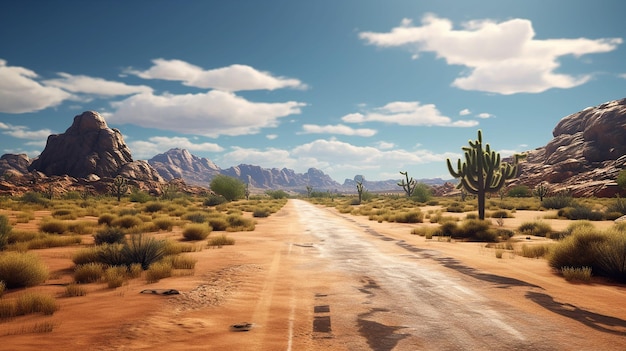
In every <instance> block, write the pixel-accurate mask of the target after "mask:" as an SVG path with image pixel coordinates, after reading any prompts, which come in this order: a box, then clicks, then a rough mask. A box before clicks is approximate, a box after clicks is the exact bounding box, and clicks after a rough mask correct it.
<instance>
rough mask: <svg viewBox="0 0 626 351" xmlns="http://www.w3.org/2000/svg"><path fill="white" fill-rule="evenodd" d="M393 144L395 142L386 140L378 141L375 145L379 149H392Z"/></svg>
mask: <svg viewBox="0 0 626 351" xmlns="http://www.w3.org/2000/svg"><path fill="white" fill-rule="evenodd" d="M395 146H396V144H394V143H389V142H386V141H379V142H377V143H376V147H378V148H379V149H382V150H388V149H392V148H394V147H395Z"/></svg>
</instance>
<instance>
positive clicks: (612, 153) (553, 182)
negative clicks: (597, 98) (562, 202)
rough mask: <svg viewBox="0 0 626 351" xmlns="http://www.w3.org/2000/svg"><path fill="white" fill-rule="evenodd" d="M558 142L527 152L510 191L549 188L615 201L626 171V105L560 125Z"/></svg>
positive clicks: (586, 113)
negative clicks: (621, 174) (619, 180)
mask: <svg viewBox="0 0 626 351" xmlns="http://www.w3.org/2000/svg"><path fill="white" fill-rule="evenodd" d="M552 135H553V136H554V138H553V139H552V140H551V141H550V142H549V143H548V144H547V145H546V146H544V147H541V148H538V149H535V150H533V151H530V152H528V154H527V158H526V160H525V162H522V163H521V164H520V171H519V177H518V178H517V179H515V180H513V181H512V182H511V184H510V185H518V184H524V185H528V186H530V187H534V186H536V185H537V184H539V183H542V182H543V183H545V184H546V185H547V186H549V187H550V188H551V189H552V190H553V191H559V190H569V191H571V192H572V193H573V194H574V196H598V197H605V196H614V195H615V194H616V193H617V192H618V187H617V183H616V179H617V175H618V173H619V172H620V171H621V170H622V169H624V166H626V99H622V100H615V101H610V102H606V103H604V104H601V105H599V106H596V107H589V108H586V109H584V110H583V111H580V112H577V113H574V114H571V115H569V116H566V117H564V118H563V119H561V121H559V123H558V124H557V125H556V127H555V128H554V130H553V131H552Z"/></svg>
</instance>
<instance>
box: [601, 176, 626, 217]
mask: <svg viewBox="0 0 626 351" xmlns="http://www.w3.org/2000/svg"><path fill="white" fill-rule="evenodd" d="M621 173H624V174H626V172H624V171H622V172H621ZM606 212H607V213H610V212H618V213H620V214H622V215H626V199H623V198H621V197H619V195H618V196H617V197H616V198H615V201H614V202H613V203H612V204H610V205H609V206H608V208H607V210H606ZM617 218H619V217H617ZM617 218H615V219H617Z"/></svg>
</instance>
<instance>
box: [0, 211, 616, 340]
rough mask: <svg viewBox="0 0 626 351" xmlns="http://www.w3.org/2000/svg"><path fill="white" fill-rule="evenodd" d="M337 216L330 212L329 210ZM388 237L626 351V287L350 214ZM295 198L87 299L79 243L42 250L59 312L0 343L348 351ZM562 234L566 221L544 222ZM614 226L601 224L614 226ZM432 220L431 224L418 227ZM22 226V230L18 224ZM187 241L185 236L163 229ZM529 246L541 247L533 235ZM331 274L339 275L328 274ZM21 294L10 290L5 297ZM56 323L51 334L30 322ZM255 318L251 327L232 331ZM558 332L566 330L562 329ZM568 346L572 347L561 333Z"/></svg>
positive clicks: (12, 328) (34, 318) (16, 324)
mask: <svg viewBox="0 0 626 351" xmlns="http://www.w3.org/2000/svg"><path fill="white" fill-rule="evenodd" d="M329 211H333V210H329ZM545 214H546V213H545V212H532V211H518V212H517V213H516V214H515V216H516V217H515V218H508V219H505V224H504V227H508V228H515V227H516V226H518V225H519V224H520V223H522V222H524V221H529V220H536V219H540V218H543V217H544V216H545ZM348 217H350V218H351V220H352V221H353V222H355V223H357V224H359V223H360V224H363V225H367V226H369V227H370V228H372V229H374V230H375V231H376V232H378V233H381V234H384V235H386V236H388V237H391V238H395V239H399V240H405V241H406V242H407V243H410V244H411V245H413V246H415V247H419V248H428V249H432V250H436V251H438V252H441V253H442V254H443V255H446V256H449V257H452V258H454V259H456V260H458V261H459V262H460V263H461V264H462V265H463V266H465V267H469V268H472V269H473V271H474V272H480V273H485V274H493V275H497V276H501V277H509V278H511V279H517V280H519V281H523V282H525V283H527V284H529V285H536V286H540V287H541V288H542V293H534V295H531V296H530V297H529V295H528V293H529V292H528V290H527V289H526V290H524V289H506V290H504V289H498V288H492V289H485V291H484V293H485V294H486V295H487V297H488V298H492V299H494V300H506V301H508V302H509V303H511V304H513V305H515V307H516V308H518V309H520V310H523V311H526V312H528V313H531V314H536V315H537V316H538V318H545V319H547V320H551V321H553V322H554V323H555V325H556V326H557V328H561V327H562V328H567V329H568V330H570V331H574V332H576V333H579V334H580V335H581V336H584V337H586V338H591V339H592V340H594V342H595V343H596V344H597V345H598V348H597V349H604V350H611V349H612V350H622V349H626V308H624V307H623V302H624V301H626V287H625V286H624V285H617V284H611V283H608V282H605V281H601V280H595V281H594V282H592V283H591V284H572V283H569V282H566V281H565V280H564V279H563V278H561V277H559V276H558V275H557V274H555V272H553V270H551V269H550V268H549V266H548V265H547V263H546V261H545V260H541V259H528V258H524V257H521V256H517V255H515V254H513V253H505V254H504V256H503V257H502V258H500V259H498V258H496V256H495V249H493V248H487V247H485V244H480V243H460V242H440V241H437V240H436V239H435V240H426V239H424V238H423V237H419V236H415V235H410V230H411V228H413V227H414V226H415V225H409V224H397V223H391V224H390V223H376V222H372V221H368V220H367V218H365V217H352V216H349V215H348ZM297 218H298V217H297V212H296V211H295V208H294V204H293V201H291V200H290V202H289V203H288V204H287V205H286V206H285V207H284V208H283V209H282V210H280V211H279V212H278V213H276V214H274V215H272V216H271V217H269V218H264V219H259V220H258V223H257V226H256V229H255V231H253V232H239V233H231V234H230V235H231V236H232V237H233V238H235V239H236V245H234V246H227V247H223V248H219V249H204V250H202V251H200V252H194V253H189V254H188V255H192V256H194V257H196V258H197V259H198V263H197V265H196V268H195V270H194V272H193V274H179V275H177V276H174V277H171V278H167V279H163V280H161V281H160V282H158V283H154V284H147V283H146V282H145V280H143V279H135V280H132V281H131V282H130V283H129V284H128V285H125V286H123V287H120V288H117V289H108V288H107V287H106V285H104V284H89V285H86V287H87V289H88V294H87V295H86V296H82V297H72V298H67V297H62V294H63V292H64V287H63V285H62V284H64V283H68V282H70V281H71V273H72V262H71V254H72V251H73V250H74V249H72V248H57V249H46V250H37V252H38V254H40V255H41V256H42V257H43V258H44V260H45V262H46V264H47V265H48V266H49V268H50V271H51V272H52V277H51V279H50V280H49V281H48V282H46V284H45V285H43V286H40V287H37V288H33V289H32V290H38V291H44V292H47V293H50V294H52V295H54V296H57V297H58V298H57V301H58V303H59V304H60V309H59V311H58V312H56V313H55V314H54V315H52V316H40V315H30V316H25V317H19V318H15V319H13V320H10V321H2V322H0V350H16V351H17V350H41V349H48V350H161V349H167V350H225V349H228V350H316V349H319V348H320V347H322V346H323V347H324V349H326V350H345V349H349V348H346V346H345V345H337V344H336V343H334V342H333V340H332V339H330V338H329V339H328V340H326V339H325V337H324V335H321V334H320V333H318V332H319V330H316V328H315V320H316V319H315V313H316V312H319V311H316V308H318V307H319V306H323V301H324V300H323V299H324V296H325V292H326V291H328V289H329V287H330V286H334V285H337V286H339V285H340V284H341V282H342V279H344V277H343V276H342V275H341V274H333V273H332V270H331V271H329V270H326V269H320V267H319V266H318V265H317V264H316V262H312V261H311V260H309V259H307V256H306V255H295V254H292V253H294V252H307V250H310V249H311V244H310V243H311V242H313V241H314V237H313V236H312V235H311V234H310V233H308V232H307V231H305V230H303V229H302V227H301V224H300V223H299V221H298V220H297ZM545 221H547V222H549V223H550V224H551V225H552V227H553V228H554V229H563V228H565V227H566V226H567V225H568V224H569V222H567V221H559V220H545ZM610 224H611V223H610V222H602V223H598V224H597V225H599V226H609V225H610ZM421 225H430V224H421ZM18 227H19V226H18ZM160 235H162V236H172V237H180V233H179V232H178V233H177V232H172V233H167V234H160ZM522 239H523V242H524V243H528V244H533V243H540V242H543V241H545V240H546V239H542V238H535V237H533V238H531V239H530V240H526V239H524V238H522ZM329 272H331V273H329ZM145 289H153V290H157V291H160V289H176V290H178V291H180V292H181V294H180V295H171V296H163V295H159V294H141V293H140V292H141V291H143V290H145ZM20 293H23V291H12V292H10V293H8V294H6V295H5V297H3V298H5V299H9V298H12V297H14V296H15V295H17V294H20ZM44 323H45V324H49V323H52V325H53V326H54V328H53V331H51V332H46V333H35V332H33V329H35V328H36V327H37V326H41V325H42V324H44ZM240 323H252V327H251V330H250V331H248V332H235V331H233V330H232V328H231V326H232V325H234V324H240ZM555 338H557V339H558V335H555ZM562 345H564V347H563V349H570V348H569V347H567V346H565V345H567V341H566V340H564V341H563V344H562Z"/></svg>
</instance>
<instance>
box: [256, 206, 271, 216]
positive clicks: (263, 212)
mask: <svg viewBox="0 0 626 351" xmlns="http://www.w3.org/2000/svg"><path fill="white" fill-rule="evenodd" d="M270 214H271V211H270V209H269V208H266V207H263V208H255V209H254V211H253V212H252V216H253V217H269V215H270Z"/></svg>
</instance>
